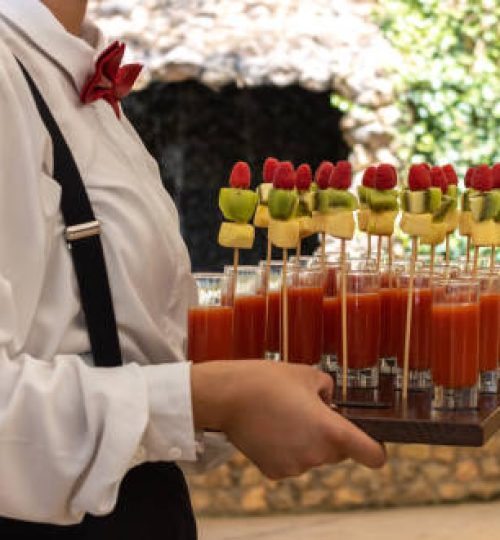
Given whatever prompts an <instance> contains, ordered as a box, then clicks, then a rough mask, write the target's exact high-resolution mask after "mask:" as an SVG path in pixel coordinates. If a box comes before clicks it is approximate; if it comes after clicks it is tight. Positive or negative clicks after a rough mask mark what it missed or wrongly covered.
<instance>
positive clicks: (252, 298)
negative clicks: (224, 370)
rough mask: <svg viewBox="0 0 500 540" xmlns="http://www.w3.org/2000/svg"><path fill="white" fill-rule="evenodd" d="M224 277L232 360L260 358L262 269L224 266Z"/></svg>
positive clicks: (263, 314) (263, 324) (263, 318)
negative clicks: (230, 312) (230, 314)
mask: <svg viewBox="0 0 500 540" xmlns="http://www.w3.org/2000/svg"><path fill="white" fill-rule="evenodd" d="M224 274H225V275H226V276H227V278H228V298H229V302H228V303H230V304H231V305H232V306H233V356H234V358H235V359H237V360H240V359H249V358H264V340H265V332H266V296H265V289H264V286H263V285H264V282H263V277H262V268H260V267H258V266H239V267H238V273H237V276H236V278H237V279H236V283H235V281H234V277H235V276H234V268H233V267H232V266H225V267H224Z"/></svg>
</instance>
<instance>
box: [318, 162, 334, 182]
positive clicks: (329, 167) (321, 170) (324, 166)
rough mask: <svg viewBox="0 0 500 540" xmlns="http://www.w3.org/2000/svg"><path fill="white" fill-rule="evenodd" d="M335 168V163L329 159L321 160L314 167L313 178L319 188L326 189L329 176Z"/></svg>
mask: <svg viewBox="0 0 500 540" xmlns="http://www.w3.org/2000/svg"><path fill="white" fill-rule="evenodd" d="M334 170H335V165H334V164H333V163H332V162H331V161H323V162H321V164H320V166H319V167H318V168H317V169H316V173H315V175H314V180H315V182H316V184H318V187H319V189H326V188H327V187H328V184H329V182H330V176H331V175H332V173H333V171H334Z"/></svg>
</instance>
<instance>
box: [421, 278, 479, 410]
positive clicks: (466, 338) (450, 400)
mask: <svg viewBox="0 0 500 540" xmlns="http://www.w3.org/2000/svg"><path fill="white" fill-rule="evenodd" d="M479 322H480V308H479V282H478V281H477V280H474V279H444V280H436V281H434V282H433V287H432V309H431V319H430V323H431V329H432V330H431V367H432V377H433V381H434V397H433V401H432V406H433V408H435V409H438V410H457V409H475V408H477V400H478V379H479Z"/></svg>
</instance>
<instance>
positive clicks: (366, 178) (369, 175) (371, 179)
mask: <svg viewBox="0 0 500 540" xmlns="http://www.w3.org/2000/svg"><path fill="white" fill-rule="evenodd" d="M376 172H377V167H375V166H372V167H368V169H366V170H365V172H364V173H363V180H362V182H361V183H362V184H363V186H365V187H369V188H374V187H375V173H376Z"/></svg>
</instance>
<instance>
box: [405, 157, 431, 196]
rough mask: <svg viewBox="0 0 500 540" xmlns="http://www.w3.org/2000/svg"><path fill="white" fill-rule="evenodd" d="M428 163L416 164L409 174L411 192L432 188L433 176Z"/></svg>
mask: <svg viewBox="0 0 500 540" xmlns="http://www.w3.org/2000/svg"><path fill="white" fill-rule="evenodd" d="M426 165H427V164H426V163H419V164H414V165H412V166H411V167H410V172H409V173H408V187H409V188H410V190H411V191H424V190H426V189H427V188H430V187H431V175H430V173H429V170H428V169H427V166H426Z"/></svg>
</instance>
